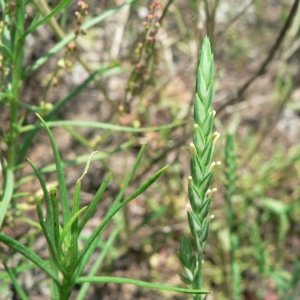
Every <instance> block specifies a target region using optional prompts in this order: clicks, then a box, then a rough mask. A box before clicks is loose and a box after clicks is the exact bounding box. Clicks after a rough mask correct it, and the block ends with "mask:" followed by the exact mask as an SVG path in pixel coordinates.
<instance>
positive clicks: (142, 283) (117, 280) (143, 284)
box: [76, 276, 210, 294]
mask: <svg viewBox="0 0 300 300" xmlns="http://www.w3.org/2000/svg"><path fill="white" fill-rule="evenodd" d="M83 282H94V283H100V282H112V283H121V284H133V285H137V286H140V287H145V288H151V289H159V290H165V291H174V292H179V293H184V294H209V293H210V291H206V290H196V289H195V290H191V289H183V288H177V287H172V286H168V285H162V284H155V283H149V282H145V281H140V280H135V279H128V278H122V277H106V276H101V277H100V276H99V277H98V276H85V277H79V278H78V279H77V280H76V283H83Z"/></svg>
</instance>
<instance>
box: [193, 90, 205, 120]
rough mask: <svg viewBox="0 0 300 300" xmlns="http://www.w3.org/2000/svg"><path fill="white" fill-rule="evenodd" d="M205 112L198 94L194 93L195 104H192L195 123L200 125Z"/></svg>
mask: <svg viewBox="0 0 300 300" xmlns="http://www.w3.org/2000/svg"><path fill="white" fill-rule="evenodd" d="M205 116H206V113H205V108H204V106H203V103H202V101H201V100H200V98H199V96H198V94H196V95H195V104H194V118H195V123H196V124H198V125H199V126H201V125H202V123H203V122H204V119H205Z"/></svg>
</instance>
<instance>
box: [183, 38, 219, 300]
mask: <svg viewBox="0 0 300 300" xmlns="http://www.w3.org/2000/svg"><path fill="white" fill-rule="evenodd" d="M213 69H214V60H213V55H212V53H211V48H210V43H209V40H208V38H207V37H206V38H205V39H204V41H203V45H202V49H201V54H200V63H199V67H198V72H197V82H196V95H195V103H194V118H193V119H192V125H193V143H191V144H190V145H189V148H188V151H189V153H190V154H191V163H190V164H191V165H190V168H191V176H189V177H188V191H189V200H190V206H189V208H188V212H187V214H188V221H189V227H190V230H191V234H192V239H191V240H190V239H188V238H186V237H184V238H183V239H182V240H181V243H180V253H179V259H180V262H181V264H182V266H183V267H184V269H185V272H186V276H181V279H182V280H183V281H184V282H185V283H187V284H188V285H189V286H191V287H192V288H193V289H201V288H202V260H203V259H202V257H203V253H204V249H205V245H206V241H207V237H208V232H209V226H210V221H211V219H212V218H213V216H209V215H208V214H209V209H210V204H211V197H212V194H213V193H214V192H215V191H216V189H215V188H214V189H210V188H209V187H210V184H211V180H212V171H213V169H214V167H215V166H218V165H220V164H221V163H220V162H217V163H215V162H212V156H213V151H214V145H215V142H216V140H217V139H218V138H219V136H220V134H219V133H218V132H214V133H212V128H213V120H214V116H215V111H213V109H212V107H211V103H212V99H213V95H214V83H213ZM193 247H194V251H193ZM193 299H196V300H200V299H202V298H201V295H193Z"/></svg>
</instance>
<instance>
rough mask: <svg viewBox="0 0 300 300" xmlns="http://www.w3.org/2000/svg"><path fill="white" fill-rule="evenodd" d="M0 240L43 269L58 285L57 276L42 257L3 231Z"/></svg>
mask: <svg viewBox="0 0 300 300" xmlns="http://www.w3.org/2000/svg"><path fill="white" fill-rule="evenodd" d="M0 241H1V242H2V243H4V244H5V245H7V246H9V247H11V248H12V249H14V250H16V251H17V252H19V253H20V254H22V255H23V256H25V257H26V258H28V259H29V260H30V261H32V262H33V263H34V264H35V265H36V266H37V267H39V268H40V269H41V270H43V271H44V272H45V273H46V274H48V275H49V276H50V277H51V278H52V279H53V280H54V281H55V283H56V284H57V285H58V286H60V281H59V278H58V277H57V276H56V275H55V274H54V272H53V271H52V270H51V269H50V268H49V264H48V263H46V262H45V261H44V260H43V259H42V258H40V257H39V256H38V255H37V254H35V253H34V252H33V251H32V250H30V249H29V248H27V247H26V246H24V245H23V244H21V243H20V242H18V241H16V240H14V239H13V238H11V237H9V236H7V235H5V234H4V233H0Z"/></svg>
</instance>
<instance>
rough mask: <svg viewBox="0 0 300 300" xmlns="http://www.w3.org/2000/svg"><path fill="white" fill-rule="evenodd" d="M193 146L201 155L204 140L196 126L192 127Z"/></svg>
mask: <svg viewBox="0 0 300 300" xmlns="http://www.w3.org/2000/svg"><path fill="white" fill-rule="evenodd" d="M193 142H194V145H195V147H196V149H197V150H198V151H199V153H201V152H202V151H203V149H204V145H205V140H204V137H203V134H202V131H201V129H200V127H199V125H198V124H195V125H194V138H193Z"/></svg>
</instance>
